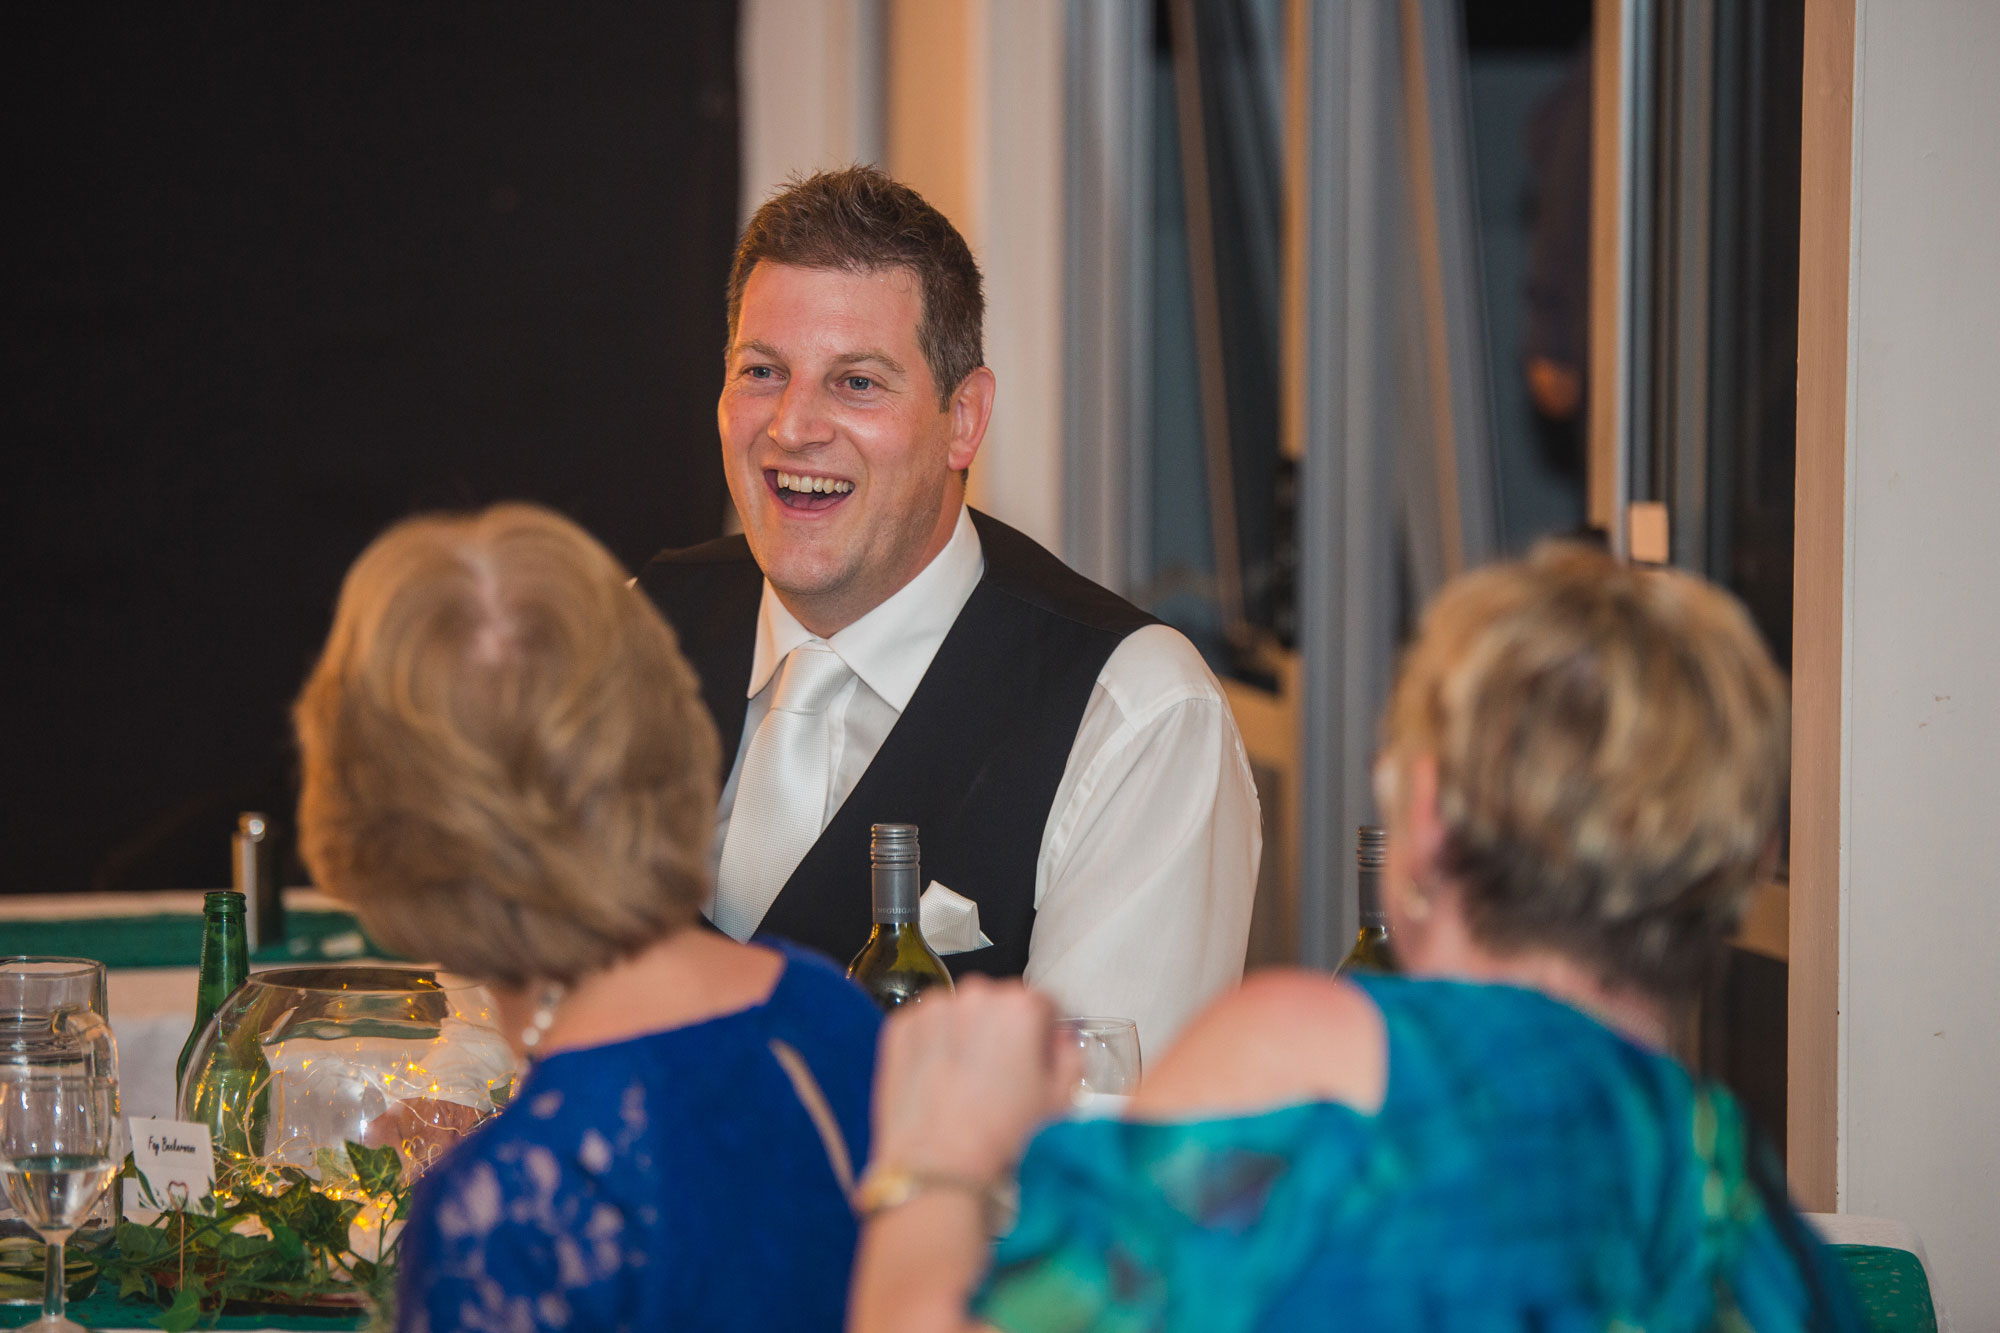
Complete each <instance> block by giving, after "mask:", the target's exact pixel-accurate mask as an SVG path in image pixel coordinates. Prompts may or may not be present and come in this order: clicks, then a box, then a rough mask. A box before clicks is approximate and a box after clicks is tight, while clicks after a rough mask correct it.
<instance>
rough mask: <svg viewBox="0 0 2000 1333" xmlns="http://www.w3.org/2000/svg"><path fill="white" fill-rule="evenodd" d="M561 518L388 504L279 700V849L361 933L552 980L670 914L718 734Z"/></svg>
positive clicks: (706, 795) (629, 601)
mask: <svg viewBox="0 0 2000 1333" xmlns="http://www.w3.org/2000/svg"><path fill="white" fill-rule="evenodd" d="M628 582H629V581H628V579H627V578H626V575H625V571H624V570H623V569H621V568H620V567H619V565H618V562H617V561H616V560H615V559H613V558H612V556H611V554H610V553H609V552H608V551H606V550H605V549H604V548H603V547H602V546H600V545H598V544H597V542H595V541H594V540H592V539H591V537H590V536H589V534H587V533H585V532H584V531H583V530H582V529H581V528H579V527H577V526H576V525H575V524H574V523H571V522H570V521H569V520H567V519H565V518H562V517H559V516H558V515H556V514H553V513H550V512H549V511H547V510H545V509H538V508H535V507H533V506H530V505H499V506H496V507H494V508H492V509H488V510H486V511H485V512H484V513H480V514H474V515H470V516H464V517H430V518H416V519H410V520H408V521H405V522H403V523H399V524H397V525H396V526H395V527H393V528H391V529H389V530H388V531H387V532H385V533H383V534H382V536H380V537H378V538H376V540H375V541H374V543H373V544H371V545H370V546H369V547H368V549H367V550H366V551H364V552H362V554H361V558H360V559H358V560H356V561H355V562H354V567H353V568H352V569H350V570H349V571H348V574H347V580H346V582H345V583H344V584H343V585H342V587H341V590H340V603H339V607H338V609H337V610H336V611H335V613H334V622H333V632H332V634H331V635H329V636H328V638H327V643H326V649H325V651H324V653H322V655H321V656H320V659H319V663H318V665H316V666H315V667H314V668H313V671H312V675H311V677H310V678H309V679H308V680H307V681H306V686H305V689H304V691H303V692H302V693H301V694H300V695H299V700H298V703H297V704H296V705H295V706H294V709H293V718H294V721H295V723H296V725H297V728H298V736H299V748H300V751H301V755H302V758H303V761H304V784H303V789H302V792H301V795H300V800H299V829H300V850H301V852H302V853H303V854H304V857H305V860H306V864H307V865H308V866H309V867H310V868H311V869H312V872H313V878H314V879H315V880H316V881H317V882H318V883H319V885H320V887H322V888H323V889H325V890H326V891H327V892H329V893H331V894H333V895H334V896H336V897H338V898H341V899H344V900H345V901H347V902H348V903H350V904H352V905H353V907H354V909H355V911H356V913H357V915H359V917H360V918H361V921H362V924H363V925H365V926H366V927H367V928H368V930H369V932H370V933H371V934H372V935H374V936H375V938H376V939H378V940H380V941H381V942H382V943H383V944H385V945H387V946H389V947H390V948H392V949H394V950H396V951H397V952H399V953H403V954H406V955H408V956H411V957H415V958H425V959H432V960H435V961H437V962H440V963H443V964H445V965H446V966H447V967H450V968H452V969H454V970H456V971H460V972H464V973H466V974H468V975H471V976H474V977H478V978H480V979H482V980H488V981H498V982H502V983H504V984H508V985H521V984H523V983H525V982H527V981H529V980H531V979H535V978H549V979H554V980H559V981H571V980H574V979H575V978H577V977H579V976H581V975H583V974H585V973H587V972H590V971H593V970H595V969H597V968H600V967H603V966H604V965H606V964H607V963H610V962H612V961H614V960H616V959H618V958H620V957H624V956H627V955H630V954H632V953H635V952H637V951H638V950H639V949H641V948H644V947H645V946H646V945H647V944H649V943H651V942H652V941H654V940H656V939H658V938H660V937H662V936H664V935H666V934H669V933H671V932H672V931H674V930H677V929H679V928H680V927H682V926H685V925H688V924H689V923H691V922H692V921H693V920H694V918H695V915H696V914H697V913H698V912H699V911H700V909H701V905H702V903H703V901H704V900H705V898H706V896H707V893H708V844H709V838H710V834H711V831H712V829H713V827H714V818H715V781H716V769H717V765H718V763H719V760H718V754H719V749H718V746H717V742H716V736H715V728H714V726H713V725H712V724H711V723H710V722H709V719H708V713H707V711H706V709H705V708H703V706H702V703H701V699H700V695H699V693H698V691H697V689H696V684H695V678H694V672H693V671H692V670H690V669H689V667H688V665H687V662H686V661H685V660H683V658H682V657H681V655H680V651H679V649H678V648H677V647H676V645H675V642H674V636H673V632H672V631H671V630H669V629H668V628H667V626H666V623H665V622H664V621H662V620H661V619H660V617H659V614H658V613H657V612H656V611H654V609H653V606H652V604H651V603H650V602H649V601H647V600H646V598H645V597H644V596H643V595H642V594H640V593H639V592H638V591H636V590H635V589H633V588H631V587H629V586H628Z"/></svg>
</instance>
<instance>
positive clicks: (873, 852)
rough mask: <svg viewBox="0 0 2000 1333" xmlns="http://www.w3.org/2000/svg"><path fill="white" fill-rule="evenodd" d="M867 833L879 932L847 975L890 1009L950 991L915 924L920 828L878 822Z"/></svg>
mask: <svg viewBox="0 0 2000 1333" xmlns="http://www.w3.org/2000/svg"><path fill="white" fill-rule="evenodd" d="M869 832H870V838H869V845H868V859H869V863H870V865H871V866H872V867H873V882H874V897H875V928H874V929H873V930H871V931H870V932H868V943H866V944H864V945H862V946H861V952H860V953H858V954H856V955H854V961H853V962H851V963H849V964H848V965H847V975H848V976H849V977H852V978H853V979H854V980H855V981H856V982H857V983H859V984H860V986H861V989H863V990H865V991H867V992H868V996H869V998H870V999H872V1000H874V1001H875V1003H877V1004H879V1005H881V1006H882V1008H883V1009H885V1010H887V1009H895V1008H897V1007H898V1006H900V1005H905V1004H910V1003H913V1002H914V1001H916V1000H919V999H921V998H923V993H924V992H925V991H927V990H929V989H931V988H932V987H933V986H935V987H937V988H939V989H940V990H944V991H947V992H949V991H950V990H951V973H949V972H947V971H946V970H945V966H944V964H943V963H942V962H941V961H939V959H938V956H937V955H936V954H935V953H933V952H932V951H931V946H930V945H928V944H926V943H925V942H924V932H923V930H922V929H921V928H919V926H918V925H917V895H918V893H919V892H920V891H921V890H920V886H921V885H922V883H923V876H922V874H921V873H920V872H919V865H918V862H919V856H918V852H917V826H916V825H915V824H876V825H874V826H873V828H871V829H870V830H869Z"/></svg>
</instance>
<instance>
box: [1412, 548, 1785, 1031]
mask: <svg viewBox="0 0 2000 1333" xmlns="http://www.w3.org/2000/svg"><path fill="white" fill-rule="evenodd" d="M1789 748H1790V743H1789V721H1788V709H1787V703H1786V691H1785V683H1784V679H1783V677H1782V676H1780V674H1779V673H1778V670H1777V668H1776V667H1775V666H1774V665H1773V664H1772V662H1771V658H1770V655H1769V653H1767V652H1766V651H1765V648H1764V644H1763V640H1762V639H1761V638H1760V637H1759V635H1758V633H1757V630H1756V628H1755V627H1754V626H1753V625H1752V624H1751V623H1750V618H1749V617H1748V615H1746V614H1745V613H1744V611H1743V608H1742V607H1741V606H1740V605H1739V604H1738V603H1737V601H1736V599H1735V598H1733V597H1731V596H1730V595H1729V594H1728V593H1726V592H1723V591H1722V590H1721V589H1719V588H1716V587H1713V586H1712V585H1710V584H1707V583H1704V582H1703V581H1702V580H1700V579H1698V578H1694V577H1692V576H1690V575H1687V574H1683V573H1679V572H1677V571H1674V570H1667V569H1645V568H1636V567H1632V566H1627V565H1621V564H1619V563H1618V562H1616V561H1614V560H1612V559H1611V558H1610V557H1609V556H1607V555H1605V554H1603V553H1602V552H1599V551H1594V550H1591V549H1589V548H1585V547H1580V546H1575V545H1561V544H1551V545H1547V546H1544V547H1542V548H1540V549H1538V550H1537V551H1536V552H1534V553H1533V554H1532V555H1531V556H1530V557H1529V558H1528V559H1526V560H1524V561H1520V562H1517V563H1513V564H1505V565H1497V566H1493V567H1491V568H1487V569H1482V570H1479V571H1476V572H1474V573H1471V574H1468V575H1466V576H1464V577H1462V578H1460V579H1457V580H1455V581H1454V582H1453V583H1451V584H1450V585H1449V586H1448V587H1447V588H1446V589H1445V590H1444V592H1443V593H1442V594H1440V595H1439V597H1438V598H1437V600H1436V601H1435V602H1434V603H1433V604H1432V606H1431V607H1430V609H1429V610H1428V611H1427V612H1426V614H1425V616H1424V619H1423V624H1422V627H1421V629H1420V631H1419V633H1418V636H1417V639H1416V642H1415V643H1414V644H1413V645H1412V646H1411V648H1410V650H1409V652H1408V654H1407V655H1406V657H1405V659H1404V661H1403V664H1402V667H1401V670H1400V672H1399V673H1398V677H1397V682H1396V687H1395V690H1394V692H1393V694H1392V696H1391V698H1390V703H1389V709H1388V713H1387V715H1386V718H1385V722H1384V744H1383V752H1382V761H1381V763H1380V764H1379V765H1378V767H1377V770H1376V771H1377V781H1378V800H1379V803H1380V804H1381V806H1382V808H1383V809H1384V810H1394V809H1398V808H1400V807H1399V806H1398V805H1397V799H1398V796H1399V791H1400V787H1401V782H1402V774H1403V773H1404V772H1405V770H1406V769H1407V766H1408V763H1409V761H1410V760H1412V759H1413V758H1415V757H1417V756H1419V755H1430V756H1432V757H1434V759H1435V761H1436V764H1437V775H1438V778H1437V780H1438V813H1439V816H1440V819H1441V821H1442V823H1443V825H1444V829H1445V850H1444V865H1443V867H1442V869H1443V871H1444V873H1445V875H1446V876H1447V877H1448V879H1449V880H1450V882H1451V884H1452V886H1453V887H1454V888H1455V889H1456V890H1457V892H1458V894H1459V896H1460V899H1461V906H1462V908H1463V911H1464V914H1465V918H1466V922H1467V925H1468V926H1469V928H1470V929H1471V931H1472V933H1473V937H1474V939H1475V940H1477V941H1479V942H1480V943H1481V944H1482V945H1484V946H1485V947H1487V948H1490V949H1493V950H1495V951H1498V952H1503V953H1504V952H1520V951H1524V950H1529V949H1552V950H1556V951H1559V952H1561V953H1563V954H1565V955H1567V956H1569V957H1571V958H1574V959H1576V960H1578V961H1580V962H1583V963H1585V964H1587V965H1590V966H1592V967H1593V968H1594V969H1595V970H1596V971H1597V973H1598V974H1599V975H1600V977H1601V978H1602V980H1603V981H1604V982H1605V983H1606V984H1608V985H1613V986H1623V987H1633V988H1637V989H1640V990H1643V991H1646V992H1649V993H1652V994H1656V995H1661V996H1676V995H1681V994H1685V993H1686V992H1687V991H1688V990H1690V989H1691V988H1693V987H1695V986H1697V985H1699V983H1700V982H1701V980H1702V979H1703V977H1704V976H1705V975H1706V973H1707V972H1708V970H1709V969H1710V968H1711V967H1712V966H1713V965H1714V963H1715V961H1716V960H1717V959H1718V958H1719V957H1720V954H1721V950H1722V945H1723V942H1724V941H1725V940H1726V939H1727V937H1728V936H1729V935H1730V934H1731V933H1733V932H1734V931H1735V929H1736V928H1737V926H1738V925H1739V924H1740V922H1741V919H1742V914H1743V909H1744V906H1745V903H1746V901H1747V898H1748V890H1749V889H1750V887H1751V885H1752V882H1753V880H1754V879H1755V877H1756V872H1757V869H1758V867H1759V865H1760V864H1761V863H1762V862H1763V860H1764V858H1765V856H1766V854H1767V852H1768V851H1769V850H1770V849H1771V848H1772V846H1773V840H1774V837H1775V833H1776V830H1777V825H1778V820H1779V818H1780V816H1781V814H1782V812H1783V810H1784V802H1785V786H1786V779H1787V774H1788V772H1789Z"/></svg>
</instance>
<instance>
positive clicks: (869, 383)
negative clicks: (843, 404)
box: [841, 375, 875, 393]
mask: <svg viewBox="0 0 2000 1333" xmlns="http://www.w3.org/2000/svg"><path fill="white" fill-rule="evenodd" d="M841 383H842V384H845V385H846V386H847V387H848V388H850V389H852V390H854V392H856V393H867V392H868V391H869V390H870V389H872V388H874V387H875V381H874V380H872V379H869V378H868V377H867V376H866V375H849V376H847V377H846V378H845V379H843V380H841Z"/></svg>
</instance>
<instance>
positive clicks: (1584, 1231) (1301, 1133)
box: [976, 978, 1860, 1333]
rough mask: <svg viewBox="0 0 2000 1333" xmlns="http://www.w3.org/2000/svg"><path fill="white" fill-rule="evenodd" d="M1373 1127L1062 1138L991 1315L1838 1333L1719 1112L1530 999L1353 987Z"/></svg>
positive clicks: (1802, 1254)
mask: <svg viewBox="0 0 2000 1333" xmlns="http://www.w3.org/2000/svg"><path fill="white" fill-rule="evenodd" d="M1360 984H1361V985H1362V986H1363V987H1364V988H1365V989H1366V990H1367V992H1368V994H1369V996H1370V998H1372V999H1373V1000H1374V1001H1375V1004H1376V1005H1377V1007H1378V1008H1379V1009H1380V1010H1381V1012H1382V1016H1383V1018H1384V1020H1385V1023H1386V1026H1387V1031H1388V1038H1389V1080H1388V1088H1387V1093H1386V1096H1385V1099H1384V1103H1383V1105H1382V1107H1381V1109H1380V1111H1379V1112H1378V1113H1376V1114H1373V1115H1370V1114H1365V1113H1363V1112H1359V1111H1356V1110H1354V1109H1353V1108H1351V1107H1346V1106H1339V1105H1333V1104H1329V1103H1323V1102H1322V1103H1309V1104H1304V1105H1297V1106H1290V1107H1286V1108H1283V1109H1280V1110H1275V1111H1272V1112H1269V1113H1268V1114H1264V1115H1254V1116H1244V1117H1238V1118H1232V1119H1222V1120H1199V1121H1186V1122H1177V1123H1158V1124H1151V1123H1125V1122H1119V1121H1111V1120H1097V1121H1082V1122H1071V1123H1064V1124H1059V1125H1055V1126H1051V1127H1050V1128H1049V1129H1047V1130H1044V1131H1043V1132H1042V1133H1041V1134H1040V1135H1039V1136H1038V1137H1037V1138H1036V1139H1035V1140H1034V1142H1033V1143H1032V1144H1031V1145H1030V1147H1029V1149H1028V1152H1027V1155H1026V1157H1025V1158H1024V1160H1023V1162H1022V1166H1021V1211H1020V1220H1019V1222H1018V1223H1017V1225H1016V1226H1015V1228H1014V1230H1013V1232H1012V1233H1011V1234H1010V1235H1008V1236H1007V1237H1006V1238H1005V1239H1004V1240H1002V1241H1001V1243H1000V1245H999V1249H998V1252H997V1254H996V1256H995V1261H994V1265H993V1269H992V1273H991V1276H990V1277H989V1279H988V1281H987V1284H986V1287H985V1290H984V1291H983V1292H982V1293H981V1294H980V1298H979V1300H978V1302H977V1305H976V1309H977V1311H978V1313H979V1314H980V1315H981V1316H982V1317H983V1318H985V1319H987V1320H988V1321H990V1322H991V1323H993V1324H995V1325H998V1326H999V1327H1000V1328H1001V1329H1004V1330H1007V1331H1008V1333H1029V1331H1030V1330H1033V1333H1082V1330H1086V1329H1088V1330H1093V1331H1094V1333H1140V1331H1141V1330H1145V1331H1146V1333H1152V1331H1154V1330H1184V1331H1185V1333H1248V1331H1249V1330H1280V1329H1284V1330H1291V1329H1383V1330H1418V1329H1451V1330H1494V1331H1498V1330H1508V1331H1510V1333H1513V1331H1516V1330H1531V1329H1532V1330H1538V1331H1542V1333H1566V1331H1569V1330H1575V1331H1576V1333H1583V1330H1591V1331H1592V1333H1596V1331H1599V1330H1624V1331H1625V1333H1636V1330H1641V1329H1643V1330H1647V1333H1692V1331H1693V1330H1706V1329H1722V1330H1730V1331H1731V1333H1736V1331H1739V1330H1748V1329H1757V1330H1763V1331H1764V1333H1771V1331H1772V1330H1796V1329H1808V1328H1813V1329H1818V1328H1824V1329H1829V1330H1846V1329H1856V1328H1859V1327H1860V1323H1859V1320H1858V1315H1857V1313H1856V1311H1855V1308H1854V1306H1853V1303H1852V1298H1851V1296H1850V1294H1849V1293H1848V1291H1847V1290H1846V1288H1845V1283H1844V1280H1843V1278H1842V1276H1841V1274H1840V1272H1839V1271H1838V1269H1837V1267H1836V1266H1835V1265H1834V1263H1833V1262H1832V1260H1831V1258H1830V1257H1829V1256H1828V1255H1827V1253H1826V1252H1825V1251H1824V1249H1823V1247H1821V1246H1820V1245H1819V1244H1818V1243H1817V1242H1816V1241H1815V1240H1813V1239H1812V1238H1811V1237H1810V1236H1809V1235H1808V1234H1807V1232H1806V1229H1805V1227H1804V1224H1803V1223H1802V1222H1801V1221H1800V1219H1799V1217H1798V1215H1797V1213H1795V1212H1794V1211H1793V1209H1792V1207H1791V1205H1790V1203H1789V1202H1788V1201H1787V1199H1786V1197H1785V1193H1784V1184H1783V1179H1782V1175H1781V1174H1780V1172H1779V1170H1778V1167H1777V1165H1776V1163H1775V1161H1773V1160H1772V1158H1771V1157H1770V1155H1769V1154H1768V1153H1766V1152H1762V1151H1760V1150H1759V1149H1758V1148H1757V1147H1756V1145H1755V1144H1753V1143H1752V1142H1751V1140H1750V1137H1749V1135H1748V1133H1747V1128H1746V1126H1745V1123H1744V1121H1743V1117H1742V1113H1741V1111H1740V1110H1739V1108H1738V1107H1737V1105H1736V1103H1735V1101H1734V1100H1733V1099H1732V1098H1731V1097H1730V1096H1729V1094H1728V1093H1726V1092H1724V1091H1723V1090H1721V1089H1720V1088H1716V1087H1713V1086H1708V1085H1704V1084H1699V1083H1696V1082H1694V1081H1693V1080H1691V1079H1690V1078H1689V1077H1688V1076H1687V1074H1686V1073H1685V1072H1684V1071H1683V1070H1682V1069H1681V1067H1680V1066H1679V1065H1678V1064H1676V1063H1675V1062H1674V1061H1672V1060H1669V1059H1666V1058H1665V1057H1663V1056H1660V1055H1657V1054H1654V1053H1652V1052H1649V1051H1646V1050H1642V1049H1641V1048H1639V1047H1637V1046H1635V1045H1633V1044H1632V1043H1630V1042H1628V1041H1626V1040H1624V1039H1623V1038H1622V1037H1620V1036H1618V1035H1617V1034H1616V1033H1614V1032H1612V1031H1611V1030H1609V1029H1608V1028H1605V1027H1603V1026H1602V1025H1600V1024H1598V1023H1597V1022H1595V1021H1593V1020H1592V1019H1590V1018H1589V1017H1587V1016H1586V1015H1584V1014H1582V1013H1579V1012H1578V1011H1576V1010H1574V1009H1571V1008H1569V1007H1567V1006H1565V1005H1562V1004H1559V1003H1557V1002H1556V1001H1554V1000H1551V999H1549V998H1547V997H1546V996H1543V995H1540V994H1537V993H1535V992H1533V991H1527V990H1520V989H1516V988H1513V987H1506V986H1475V985H1467V984H1461V983H1455V982H1447V981H1414V980H1400V979H1395V978H1363V979H1361V981H1360Z"/></svg>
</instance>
